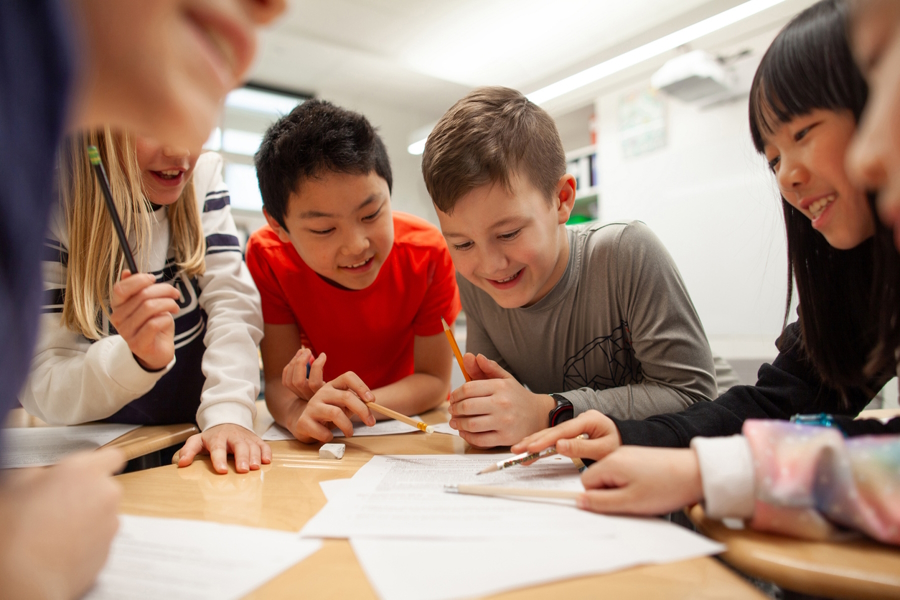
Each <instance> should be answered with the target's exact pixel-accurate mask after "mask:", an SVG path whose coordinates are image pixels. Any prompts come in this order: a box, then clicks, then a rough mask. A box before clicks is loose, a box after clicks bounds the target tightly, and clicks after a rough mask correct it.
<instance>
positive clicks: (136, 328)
mask: <svg viewBox="0 0 900 600" xmlns="http://www.w3.org/2000/svg"><path fill="white" fill-rule="evenodd" d="M180 296H181V294H180V292H179V291H178V290H176V289H175V288H174V287H173V286H171V285H169V284H168V283H156V278H155V277H154V276H153V275H148V274H147V273H137V274H135V275H132V274H131V272H130V271H123V272H122V279H121V280H119V281H118V282H117V283H116V285H114V286H113V291H112V298H111V299H110V308H111V309H112V313H111V314H110V315H109V322H110V323H112V324H113V327H115V328H116V331H117V332H118V333H119V335H120V336H122V339H124V340H125V342H126V343H127V344H128V347H129V348H130V349H131V352H132V353H133V354H134V356H135V358H136V359H137V361H138V363H140V365H141V366H142V367H144V368H145V369H147V370H148V371H158V370H160V369H163V368H165V367H166V365H168V364H169V363H170V362H172V358H174V357H175V319H174V318H173V316H174V315H176V314H178V310H179V308H178V302H176V300H178V298H179V297H180Z"/></svg>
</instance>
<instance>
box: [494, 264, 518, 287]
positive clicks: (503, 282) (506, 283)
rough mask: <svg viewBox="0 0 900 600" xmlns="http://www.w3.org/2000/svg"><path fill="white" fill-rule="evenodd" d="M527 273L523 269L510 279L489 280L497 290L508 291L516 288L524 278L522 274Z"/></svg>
mask: <svg viewBox="0 0 900 600" xmlns="http://www.w3.org/2000/svg"><path fill="white" fill-rule="evenodd" d="M524 271H525V267H522V268H521V269H519V270H518V271H516V272H515V273H513V274H512V275H510V276H509V277H504V278H503V279H488V281H490V282H491V285H493V286H494V287H495V288H498V289H506V288H510V287H512V286H514V285H515V284H516V283H518V282H519V279H520V278H521V276H522V273H523V272H524Z"/></svg>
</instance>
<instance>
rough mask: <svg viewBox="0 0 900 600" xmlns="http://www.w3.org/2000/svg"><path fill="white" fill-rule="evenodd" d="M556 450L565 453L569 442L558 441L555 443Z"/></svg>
mask: <svg viewBox="0 0 900 600" xmlns="http://www.w3.org/2000/svg"><path fill="white" fill-rule="evenodd" d="M556 449H557V450H563V451H566V450H568V449H569V440H559V441H558V442H556Z"/></svg>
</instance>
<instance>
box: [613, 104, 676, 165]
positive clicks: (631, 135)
mask: <svg viewBox="0 0 900 600" xmlns="http://www.w3.org/2000/svg"><path fill="white" fill-rule="evenodd" d="M619 137H620V139H621V140H622V154H623V156H624V157H625V158H633V157H636V156H641V155H644V154H647V153H648V152H653V151H654V150H659V149H660V148H664V147H665V146H666V105H665V99H664V98H663V97H662V94H661V93H660V92H659V91H658V90H654V89H653V88H649V87H648V88H646V89H643V90H639V91H636V92H632V93H630V94H625V95H624V96H622V97H621V98H620V99H619Z"/></svg>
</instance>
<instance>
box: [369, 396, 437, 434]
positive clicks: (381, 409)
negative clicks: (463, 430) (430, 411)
mask: <svg viewBox="0 0 900 600" xmlns="http://www.w3.org/2000/svg"><path fill="white" fill-rule="evenodd" d="M366 406H368V407H369V408H370V409H371V410H374V411H375V412H377V413H381V414H383V415H384V416H386V417H390V418H392V419H396V420H397V421H400V422H402V423H406V424H407V425H411V426H412V427H415V428H416V429H421V430H422V431H424V432H425V433H431V432H432V431H434V427H432V426H431V425H428V424H427V423H423V422H422V421H416V420H415V419H410V418H409V417H407V416H406V415H404V414H402V413H398V412H397V411H396V410H391V409H390V408H388V407H386V406H382V405H380V404H375V403H374V402H366Z"/></svg>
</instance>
